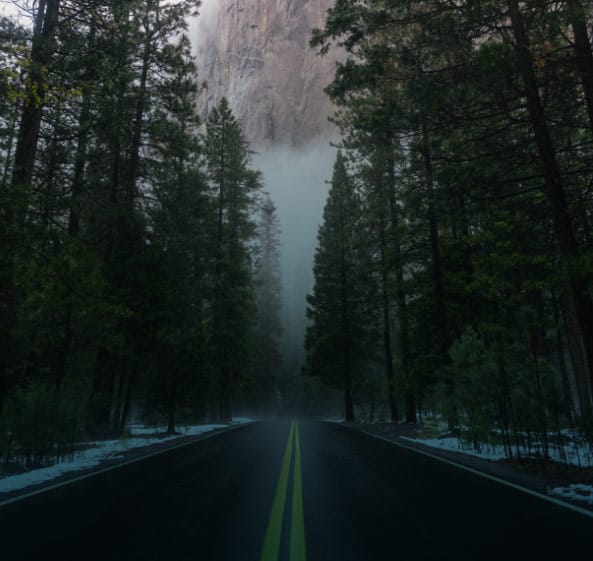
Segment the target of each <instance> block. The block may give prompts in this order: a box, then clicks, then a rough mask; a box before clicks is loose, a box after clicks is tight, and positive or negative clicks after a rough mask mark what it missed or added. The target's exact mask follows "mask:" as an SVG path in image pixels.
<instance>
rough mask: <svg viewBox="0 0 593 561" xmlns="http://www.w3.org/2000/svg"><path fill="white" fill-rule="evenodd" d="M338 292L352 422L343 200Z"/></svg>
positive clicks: (348, 414) (346, 396)
mask: <svg viewBox="0 0 593 561" xmlns="http://www.w3.org/2000/svg"><path fill="white" fill-rule="evenodd" d="M340 205H341V208H340V235H341V240H340V245H341V248H340V285H341V286H340V292H341V295H340V296H341V301H342V302H341V307H342V326H343V328H342V329H343V337H344V341H343V351H342V352H343V355H344V357H343V360H344V416H345V420H346V422H354V404H353V402H352V356H351V347H350V339H351V336H352V335H351V332H350V309H349V308H350V305H349V298H348V286H349V281H350V279H349V276H348V265H347V259H346V247H345V246H346V240H345V239H344V237H345V220H344V208H343V200H342V201H340Z"/></svg>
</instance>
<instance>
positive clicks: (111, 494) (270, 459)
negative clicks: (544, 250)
mask: <svg viewBox="0 0 593 561" xmlns="http://www.w3.org/2000/svg"><path fill="white" fill-rule="evenodd" d="M592 538H593V518H591V517H587V516H584V515H582V514H579V513H577V512H574V511H571V510H568V509H565V508H562V507H561V506H558V505H557V504H553V503H550V502H547V501H544V500H542V499H541V498H538V497H536V496H533V495H531V494H528V493H523V492H520V491H518V490H516V489H514V488H511V487H509V486H505V485H502V484H500V483H498V482H496V481H493V480H490V479H487V478H484V477H480V476H478V475H476V474H473V473H470V472H468V471H466V470H463V469H460V468H458V467H455V466H453V465H450V464H447V463H444V462H440V461H438V460H436V459H432V458H430V457H427V456H425V455H422V454H418V453H417V452H414V451H412V450H408V449H405V448H401V447H398V446H396V445H393V444H391V443H388V442H385V441H382V440H378V439H376V438H372V437H370V436H368V435H365V434H363V433H360V432H357V431H352V430H348V429H346V428H343V427H340V426H337V425H335V424H331V423H319V422H312V421H298V422H294V421H274V422H258V423H253V424H249V425H245V426H241V427H239V428H237V429H234V430H232V431H228V432H225V433H222V434H220V435H217V436H215V437H212V438H209V439H207V440H203V441H198V442H196V443H193V444H191V445H188V446H184V447H181V448H178V449H175V450H171V451H168V452H164V453H162V454H159V455H157V456H153V457H151V458H148V459H146V460H142V461H138V462H135V463H132V464H129V465H126V466H123V467H120V468H117V469H113V470H111V471H108V472H104V473H100V474H97V475H95V476H93V477H90V478H87V479H84V480H82V481H78V482H75V483H71V484H69V485H66V486H63V487H60V488H57V489H54V490H51V491H48V492H46V493H42V494H38V495H35V496H32V497H29V498H27V499H24V500H21V501H18V502H15V503H12V504H8V505H5V506H2V507H0V558H1V559H2V560H3V561H29V560H31V561H40V560H43V559H49V560H53V559H59V560H60V561H64V560H74V559H76V560H81V561H83V560H84V561H86V560H95V559H96V560H99V559H101V560H105V561H107V560H109V561H111V560H120V559H121V560H126V561H128V560H143V561H150V560H163V561H164V560H167V561H169V560H170V561H179V560H192V561H197V560H204V561H219V560H220V561H281V560H282V561H305V559H307V560H308V561H334V560H335V561H390V560H394V561H395V560H401V561H419V560H431V561H437V560H438V561H440V560H449V559H451V560H455V561H464V560H471V561H476V560H480V561H482V560H484V559H493V560H494V559H496V560H531V559H533V560H538V561H542V560H548V559H549V560H554V561H557V559H559V558H560V559H572V558H589V557H590V555H591V551H592V550H593V539H592Z"/></svg>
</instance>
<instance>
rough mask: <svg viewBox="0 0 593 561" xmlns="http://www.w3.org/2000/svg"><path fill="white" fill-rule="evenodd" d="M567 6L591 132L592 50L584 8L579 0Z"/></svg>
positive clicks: (592, 121)
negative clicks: (569, 11)
mask: <svg viewBox="0 0 593 561" xmlns="http://www.w3.org/2000/svg"><path fill="white" fill-rule="evenodd" d="M569 8H570V9H572V10H573V15H572V16H571V18H570V24H571V27H572V32H573V34H574V45H573V48H574V52H575V58H576V62H577V66H578V69H579V76H580V79H581V84H582V86H583V94H584V97H585V104H586V106H587V114H588V116H589V127H590V128H591V133H593V52H592V51H591V41H590V40H589V33H588V31H587V21H586V16H585V11H584V8H582V6H581V5H580V1H579V0H571V1H570V2H569Z"/></svg>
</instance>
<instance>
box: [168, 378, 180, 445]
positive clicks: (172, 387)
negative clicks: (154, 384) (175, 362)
mask: <svg viewBox="0 0 593 561" xmlns="http://www.w3.org/2000/svg"><path fill="white" fill-rule="evenodd" d="M178 379H179V376H178V370H177V368H174V369H173V373H172V374H171V380H170V382H169V407H168V409H169V421H168V423H167V433H168V434H175V433H176V430H175V413H176V410H177V385H178V384H177V381H178Z"/></svg>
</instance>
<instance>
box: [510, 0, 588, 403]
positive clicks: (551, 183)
mask: <svg viewBox="0 0 593 561" xmlns="http://www.w3.org/2000/svg"><path fill="white" fill-rule="evenodd" d="M508 6H509V16H510V18H511V23H512V27H513V35H514V39H515V50H516V53H517V61H518V65H519V72H520V74H521V77H522V79H523V85H524V87H525V96H526V99H527V110H528V113H529V117H530V120H531V126H532V129H533V133H534V136H535V142H536V145H537V149H538V152H539V158H540V164H541V167H542V172H543V175H544V181H545V187H546V195H547V197H548V199H549V201H550V204H551V206H552V217H553V221H554V231H555V234H556V239H557V241H558V246H559V249H560V254H561V256H562V259H563V263H562V264H563V265H564V266H567V267H568V269H569V270H568V271H567V273H568V282H567V285H568V286H567V293H568V298H569V313H570V314H571V315H572V313H574V314H575V315H576V320H577V321H575V322H570V324H569V325H570V327H571V330H572V333H571V338H572V339H573V340H575V341H577V342H578V345H580V341H581V340H582V343H583V346H584V349H585V360H586V364H587V367H588V370H589V373H588V374H589V376H588V378H589V379H588V380H587V379H585V380H581V381H579V385H581V386H588V385H589V384H590V383H591V381H592V380H591V377H592V376H593V304H592V302H591V300H590V299H589V297H588V296H587V295H586V286H585V282H584V279H583V278H582V277H580V276H578V275H577V274H575V273H574V272H573V271H572V270H571V269H574V262H575V261H576V259H577V258H578V253H579V251H578V244H577V240H576V236H575V233H574V227H573V220H572V217H571V215H570V211H569V209H568V204H567V202H566V196H565V193H564V186H563V182H562V176H561V173H560V166H559V164H558V160H557V158H556V151H555V149H554V146H553V143H552V138H551V136H550V131H549V129H548V124H547V120H546V115H545V112H544V108H543V105H542V101H541V98H540V94H539V89H538V84H537V78H536V74H535V70H534V64H533V57H532V54H531V50H530V44H529V39H528V37H527V32H526V30H525V24H524V21H523V16H522V14H521V11H520V9H519V4H518V1H517V0H509V2H508ZM587 393H588V392H587ZM590 410H591V400H590V399H589V403H588V404H587V405H586V411H590Z"/></svg>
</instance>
